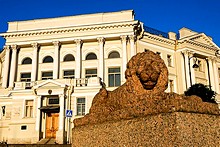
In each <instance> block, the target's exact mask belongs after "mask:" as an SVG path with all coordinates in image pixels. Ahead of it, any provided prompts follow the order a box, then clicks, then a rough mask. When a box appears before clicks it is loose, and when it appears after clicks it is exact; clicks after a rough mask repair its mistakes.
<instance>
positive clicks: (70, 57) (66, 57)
mask: <svg viewBox="0 0 220 147" xmlns="http://www.w3.org/2000/svg"><path fill="white" fill-rule="evenodd" d="M63 61H64V62H65V61H75V57H74V56H73V55H71V54H67V55H66V56H65V57H64V58H63Z"/></svg>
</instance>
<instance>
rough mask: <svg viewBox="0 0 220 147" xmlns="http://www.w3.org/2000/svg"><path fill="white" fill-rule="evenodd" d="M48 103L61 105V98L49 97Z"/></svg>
mask: <svg viewBox="0 0 220 147" xmlns="http://www.w3.org/2000/svg"><path fill="white" fill-rule="evenodd" d="M48 105H59V98H49V99H48Z"/></svg>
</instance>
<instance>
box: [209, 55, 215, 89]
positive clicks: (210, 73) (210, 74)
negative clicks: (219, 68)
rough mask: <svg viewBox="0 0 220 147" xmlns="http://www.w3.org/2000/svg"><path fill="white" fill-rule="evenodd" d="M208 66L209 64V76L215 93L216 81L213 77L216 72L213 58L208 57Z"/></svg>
mask: <svg viewBox="0 0 220 147" xmlns="http://www.w3.org/2000/svg"><path fill="white" fill-rule="evenodd" d="M208 64H209V76H210V82H211V88H212V90H213V91H215V79H214V75H213V73H214V71H213V65H212V57H208Z"/></svg>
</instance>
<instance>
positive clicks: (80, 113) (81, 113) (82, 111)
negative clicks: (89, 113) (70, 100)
mask: <svg viewBox="0 0 220 147" xmlns="http://www.w3.org/2000/svg"><path fill="white" fill-rule="evenodd" d="M79 99H83V100H84V102H78V100H79ZM78 108H80V111H79V109H78ZM85 114H86V98H85V97H77V98H76V115H77V116H84V115H85Z"/></svg>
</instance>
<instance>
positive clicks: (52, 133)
mask: <svg viewBox="0 0 220 147" xmlns="http://www.w3.org/2000/svg"><path fill="white" fill-rule="evenodd" d="M58 129H59V113H47V118H46V138H56V132H57V131H58Z"/></svg>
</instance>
